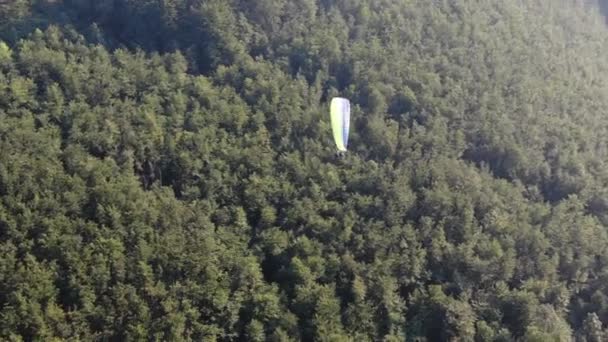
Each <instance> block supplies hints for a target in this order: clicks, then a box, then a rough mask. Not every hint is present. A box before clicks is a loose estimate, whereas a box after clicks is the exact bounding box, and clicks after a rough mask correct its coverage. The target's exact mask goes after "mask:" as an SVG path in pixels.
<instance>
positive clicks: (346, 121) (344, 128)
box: [330, 97, 350, 156]
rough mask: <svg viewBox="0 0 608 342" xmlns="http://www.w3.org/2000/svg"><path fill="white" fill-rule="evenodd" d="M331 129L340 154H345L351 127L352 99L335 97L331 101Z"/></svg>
mask: <svg viewBox="0 0 608 342" xmlns="http://www.w3.org/2000/svg"><path fill="white" fill-rule="evenodd" d="M330 117H331V130H332V132H333V136H334V142H335V143H336V147H337V148H338V155H339V156H343V155H344V153H346V148H347V146H348V130H349V127H350V101H348V100H347V99H345V98H342V97H334V98H333V99H331V103H330Z"/></svg>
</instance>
